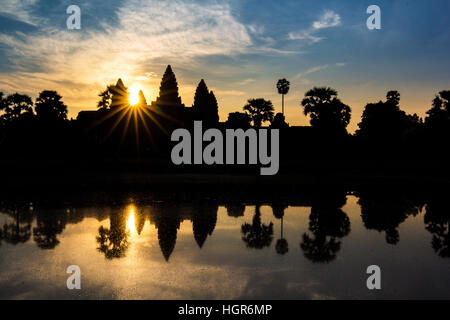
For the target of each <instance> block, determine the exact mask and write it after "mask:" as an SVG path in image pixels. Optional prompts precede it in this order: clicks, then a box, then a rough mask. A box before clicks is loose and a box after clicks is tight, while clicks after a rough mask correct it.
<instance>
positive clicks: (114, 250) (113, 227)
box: [97, 210, 129, 260]
mask: <svg viewBox="0 0 450 320" xmlns="http://www.w3.org/2000/svg"><path fill="white" fill-rule="evenodd" d="M126 219H127V212H126V210H119V211H113V212H112V213H111V215H110V218H109V220H110V228H109V229H108V228H105V227H103V226H101V227H100V228H99V229H98V236H97V242H98V244H99V247H98V248H97V250H99V251H100V252H102V253H103V254H104V255H105V257H106V258H107V259H110V260H111V259H115V258H123V257H125V256H126V252H127V250H128V247H129V242H128V236H129V232H128V231H127V226H126Z"/></svg>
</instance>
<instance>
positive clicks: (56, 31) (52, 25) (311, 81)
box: [0, 0, 450, 131]
mask: <svg viewBox="0 0 450 320" xmlns="http://www.w3.org/2000/svg"><path fill="white" fill-rule="evenodd" d="M71 4H76V5H78V6H79V7H80V8H81V19H82V29H81V30H67V28H66V19H67V17H68V15H67V14H66V8H67V7H68V6H69V5H71ZM372 4H376V5H378V6H379V7H380V8H381V15H382V29H381V30H368V29H367V27H366V20H367V18H368V16H369V15H368V14H366V9H367V7H368V6H369V5H372ZM449 15H450V2H449V1H447V0H434V1H432V2H427V1H419V0H415V1H407V0H395V1H392V0H389V1H365V0H346V1H342V0H340V1H328V0H322V1H312V0H307V1H302V0H292V1H289V0H287V1H283V2H280V1H265V0H259V1H256V0H230V1H206V0H198V1H194V0H185V1H174V0H170V1H163V0H129V1H126V0H122V1H119V0H109V1H104V0H69V1H66V0H61V1H54V0H3V1H2V4H1V5H0V55H1V57H2V58H1V59H0V91H3V92H7V93H12V92H16V91H18V92H21V93H26V94H29V95H31V96H33V97H35V96H36V95H37V94H38V93H39V92H40V91H42V90H44V89H53V90H57V91H58V92H60V93H61V95H62V96H63V97H64V101H65V102H66V104H67V105H68V106H69V111H70V112H69V114H70V116H72V117H76V114H77V113H78V112H79V111H80V110H84V109H94V108H95V105H96V101H97V94H98V92H99V91H100V90H101V89H102V88H104V87H105V86H106V84H109V83H113V82H115V81H116V80H117V78H119V77H121V78H122V79H123V80H124V82H125V84H126V85H127V86H129V87H132V86H134V87H139V88H142V89H143V91H144V93H145V95H146V97H147V100H149V101H150V100H154V99H155V97H156V95H157V93H158V87H159V82H160V79H161V76H162V73H163V72H164V69H165V66H166V65H167V64H171V65H172V67H173V69H174V71H175V73H176V75H177V78H178V82H179V86H180V92H181V96H182V98H183V102H184V103H185V104H186V105H191V104H192V100H193V96H194V91H195V87H196V85H197V84H198V82H199V81H200V79H202V78H204V79H205V80H206V82H207V85H208V86H209V87H210V88H211V89H213V90H214V91H215V92H216V95H217V98H218V101H219V104H220V113H221V120H226V116H227V114H228V113H229V112H233V111H241V110H242V106H243V105H244V104H245V102H246V100H247V99H249V98H259V97H264V98H266V99H270V100H272V102H273V103H274V105H275V106H276V108H277V110H280V109H281V107H280V104H281V97H280V96H279V95H278V94H277V92H276V89H275V83H276V81H277V80H278V79H279V78H282V77H283V78H284V77H285V78H287V79H288V80H290V81H291V91H290V93H289V95H288V96H287V99H286V103H287V107H286V116H287V120H288V122H290V123H291V124H293V125H306V124H307V123H308V119H307V118H306V117H305V116H303V115H302V110H301V108H300V106H299V105H300V101H301V99H302V97H303V96H304V93H305V92H306V91H307V90H308V89H309V88H312V87H313V86H331V87H334V88H335V89H337V90H338V92H339V96H340V97H341V99H342V100H343V101H344V102H345V103H347V104H349V105H350V106H351V107H352V109H353V119H352V122H351V125H350V131H353V130H354V129H355V128H356V125H357V123H358V122H359V120H360V116H361V112H362V110H363V107H364V105H365V104H366V103H367V102H375V101H378V100H380V99H383V98H384V96H385V93H386V91H388V90H390V89H397V90H399V91H400V92H401V94H402V103H401V104H402V107H403V108H404V109H405V110H406V111H408V112H410V113H414V112H416V113H418V114H419V115H421V116H423V115H424V113H425V111H426V110H427V109H428V108H429V106H430V103H431V100H432V99H433V97H434V95H435V94H436V93H437V92H438V91H440V90H443V89H450V72H448V70H450V61H449V60H450V59H449V52H450V19H449Z"/></svg>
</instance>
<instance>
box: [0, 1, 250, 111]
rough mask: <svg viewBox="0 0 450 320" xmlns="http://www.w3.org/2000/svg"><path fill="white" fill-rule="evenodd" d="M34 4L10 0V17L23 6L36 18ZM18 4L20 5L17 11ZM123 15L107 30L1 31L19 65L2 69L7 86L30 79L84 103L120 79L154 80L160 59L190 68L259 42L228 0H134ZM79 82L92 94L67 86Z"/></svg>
mask: <svg viewBox="0 0 450 320" xmlns="http://www.w3.org/2000/svg"><path fill="white" fill-rule="evenodd" d="M34 3H35V0H24V1H19V0H8V2H7V5H6V6H3V3H2V6H1V7H2V11H4V12H6V11H5V10H8V11H10V12H11V14H17V12H20V11H21V10H20V8H23V9H24V11H23V13H21V14H19V15H21V19H24V20H26V21H31V22H32V21H34V19H35V18H33V17H32V16H30V15H29V10H28V9H29V8H30V6H31V5H32V4H34ZM14 4H18V5H19V7H18V8H16V9H14ZM27 8H28V9H27ZM25 9H27V10H25ZM117 17H118V24H115V25H111V24H108V23H107V22H103V23H102V26H103V30H95V31H94V30H89V29H83V25H82V30H80V31H69V30H66V29H56V28H54V27H51V26H50V25H48V24H42V25H40V26H39V27H40V29H39V31H38V32H37V33H34V34H33V35H27V34H18V33H16V34H15V35H11V34H8V35H7V34H1V33H0V43H2V44H4V45H5V46H8V47H9V48H10V53H12V54H10V56H11V57H10V58H9V60H10V62H11V64H12V67H13V69H14V70H15V72H10V73H0V79H1V80H0V86H2V87H3V88H4V89H5V90H8V91H10V92H12V91H17V90H20V91H22V92H23V84H24V83H27V84H28V90H36V89H37V88H39V90H42V89H43V88H46V89H47V88H48V89H52V88H55V89H57V90H58V91H60V93H61V94H62V95H63V96H64V98H65V101H67V100H70V101H74V103H77V105H75V107H77V106H81V105H80V104H81V103H85V101H83V100H84V99H83V98H84V97H85V96H86V95H87V94H89V95H92V92H93V91H94V92H96V91H97V90H99V89H100V88H101V87H103V86H105V85H106V84H109V83H111V82H112V81H115V80H116V79H117V78H119V77H122V78H124V80H125V81H127V80H130V79H131V80H138V81H144V80H145V79H144V78H147V81H149V80H151V79H152V75H150V74H149V73H148V72H149V70H151V68H152V66H154V65H155V64H156V62H155V61H159V60H162V59H164V61H167V62H171V63H173V64H175V63H177V65H178V66H180V65H185V66H188V65H189V61H190V60H192V59H195V58H197V57H202V56H208V55H234V54H238V53H245V52H247V51H249V48H250V47H251V45H252V40H251V37H250V36H249V33H248V29H247V27H246V26H245V25H243V24H241V23H240V22H238V21H237V20H236V19H235V18H234V16H233V15H232V12H231V9H230V7H229V6H228V5H219V4H212V5H205V4H197V3H194V2H182V1H172V0H171V1H160V0H153V1H144V0H129V1H127V2H124V4H123V6H122V7H120V8H119V9H118V10H117ZM36 19H38V18H36ZM158 59H159V60H158ZM32 66H39V68H38V69H39V70H43V71H38V70H34V69H35V68H33V67H32ZM44 71H45V72H44ZM146 73H147V74H146ZM149 75H150V76H149ZM74 79H76V82H77V83H79V84H80V87H81V86H82V87H88V88H90V90H89V92H86V91H84V92H83V93H82V94H81V97H80V96H79V97H75V96H73V94H74V93H75V94H78V95H80V92H74V91H73V88H70V87H67V86H65V85H64V83H73V81H74ZM43 86H45V87H43ZM36 93H37V92H35V93H34V94H36ZM92 97H93V99H95V98H96V94H95V93H94V95H93V96H92ZM77 101H82V102H77ZM85 106H86V105H85Z"/></svg>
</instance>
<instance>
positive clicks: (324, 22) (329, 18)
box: [288, 10, 341, 44]
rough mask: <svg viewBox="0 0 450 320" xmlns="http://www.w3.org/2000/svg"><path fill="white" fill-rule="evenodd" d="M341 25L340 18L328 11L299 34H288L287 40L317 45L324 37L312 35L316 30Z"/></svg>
mask: <svg viewBox="0 0 450 320" xmlns="http://www.w3.org/2000/svg"><path fill="white" fill-rule="evenodd" d="M340 25H341V17H340V16H339V15H338V14H337V13H335V12H333V11H330V10H327V11H325V13H324V14H323V15H322V16H321V17H320V19H319V20H317V21H314V22H313V24H312V26H311V27H310V28H309V29H307V30H303V31H300V32H290V33H289V34H288V39H289V40H307V41H309V42H310V43H312V44H313V43H317V42H320V41H322V40H324V39H326V38H325V37H319V36H316V35H314V34H315V33H316V32H317V31H318V30H320V29H325V28H331V27H337V26H340Z"/></svg>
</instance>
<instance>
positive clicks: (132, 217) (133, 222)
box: [126, 204, 137, 235]
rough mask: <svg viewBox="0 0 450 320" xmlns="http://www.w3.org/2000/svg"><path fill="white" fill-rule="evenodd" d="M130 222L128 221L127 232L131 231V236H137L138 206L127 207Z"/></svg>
mask: <svg viewBox="0 0 450 320" xmlns="http://www.w3.org/2000/svg"><path fill="white" fill-rule="evenodd" d="M126 211H127V212H128V220H127V230H128V231H130V234H131V235H137V231H136V206H135V205H133V204H130V205H129V206H128V207H127V210H126Z"/></svg>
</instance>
